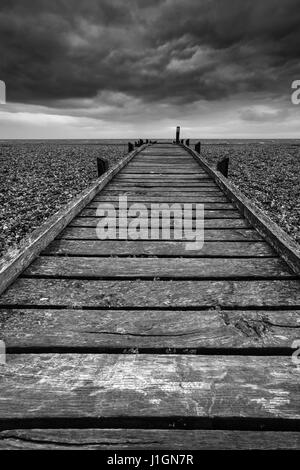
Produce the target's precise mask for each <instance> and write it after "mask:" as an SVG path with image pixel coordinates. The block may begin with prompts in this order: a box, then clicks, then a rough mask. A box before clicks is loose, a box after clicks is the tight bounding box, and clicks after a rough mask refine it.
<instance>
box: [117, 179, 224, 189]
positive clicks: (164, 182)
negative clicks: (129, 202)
mask: <svg viewBox="0 0 300 470" xmlns="http://www.w3.org/2000/svg"><path fill="white" fill-rule="evenodd" d="M112 185H115V186H118V187H119V186H130V187H131V186H136V187H141V186H142V187H143V188H156V187H157V186H163V187H166V186H167V187H171V188H182V187H197V188H218V186H217V185H216V184H215V183H211V182H210V181H198V180H192V181H189V180H177V181H172V180H171V178H161V179H160V178H157V179H152V180H149V179H148V178H141V179H139V180H138V181H137V180H135V179H131V178H118V179H113V181H112Z"/></svg>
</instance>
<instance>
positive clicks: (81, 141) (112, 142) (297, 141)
mask: <svg viewBox="0 0 300 470" xmlns="http://www.w3.org/2000/svg"><path fill="white" fill-rule="evenodd" d="M138 139H139V137H137V138H135V139H41V140H40V139H6V140H5V139H0V145H1V144H15V145H17V144H61V145H76V144H78V145H125V144H127V143H128V142H134V141H135V140H138ZM152 140H156V138H152ZM157 140H158V141H159V142H171V139H157ZM199 140H200V141H201V143H202V144H204V145H205V144H207V145H209V144H214V145H245V144H260V145H263V144H296V145H300V139H203V138H201V137H199V138H198V139H190V143H191V144H195V143H196V142H198V141H199Z"/></svg>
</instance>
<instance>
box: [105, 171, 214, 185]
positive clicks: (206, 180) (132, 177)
mask: <svg viewBox="0 0 300 470" xmlns="http://www.w3.org/2000/svg"><path fill="white" fill-rule="evenodd" d="M128 179H130V180H134V181H135V180H139V181H153V180H154V181H156V180H164V181H165V180H167V181H179V182H180V181H198V182H200V183H202V182H203V183H210V184H216V183H214V180H213V179H212V178H210V177H209V176H206V177H205V178H203V177H202V175H201V174H200V175H198V174H195V175H190V174H189V175H182V176H181V175H172V176H170V175H149V174H146V175H145V174H141V175H138V174H136V173H131V174H124V171H122V172H120V173H119V175H118V176H115V178H114V181H119V180H120V181H121V180H125V181H126V180H128Z"/></svg>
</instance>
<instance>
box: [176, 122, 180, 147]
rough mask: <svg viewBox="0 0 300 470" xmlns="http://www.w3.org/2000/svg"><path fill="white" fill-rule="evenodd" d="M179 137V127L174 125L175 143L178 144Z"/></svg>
mask: <svg viewBox="0 0 300 470" xmlns="http://www.w3.org/2000/svg"><path fill="white" fill-rule="evenodd" d="M179 138H180V127H179V126H177V127H176V144H179Z"/></svg>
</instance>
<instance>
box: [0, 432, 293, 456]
mask: <svg viewBox="0 0 300 470" xmlns="http://www.w3.org/2000/svg"><path fill="white" fill-rule="evenodd" d="M299 448H300V433H298V432H287V431H285V432H284V431H283V432H280V431H279V432H271V431H263V432H262V431H258V432H253V431H218V430H214V431H212V430H189V431H185V430H177V429H172V430H164V429H11V430H9V431H2V432H0V450H26V449H32V450H76V449H77V450H78V449H81V450H133V449H134V450H150V449H167V450H168V449H171V450H180V449H182V450H186V449H190V450H263V451H264V450H289V449H290V450H292V449H294V450H296V449H297V450H298V449H299Z"/></svg>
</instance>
